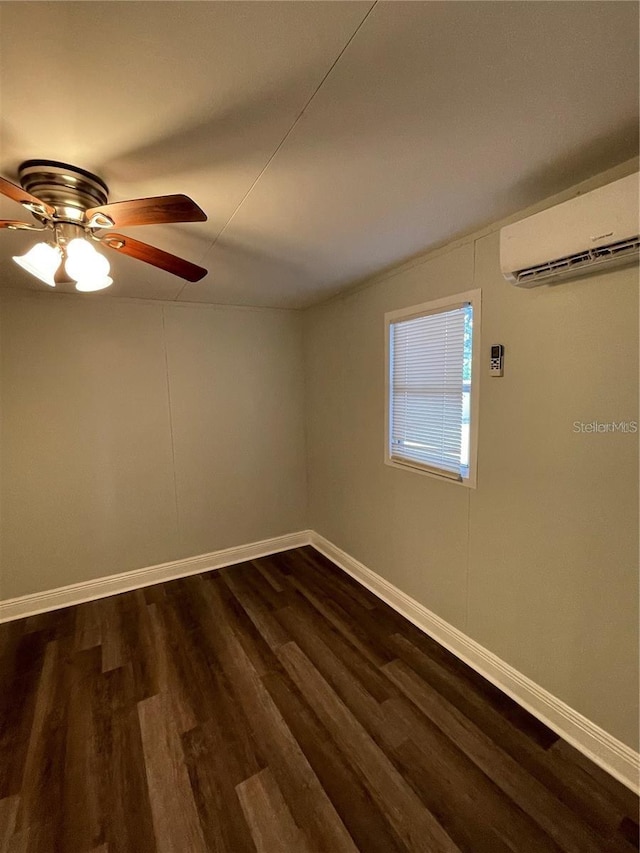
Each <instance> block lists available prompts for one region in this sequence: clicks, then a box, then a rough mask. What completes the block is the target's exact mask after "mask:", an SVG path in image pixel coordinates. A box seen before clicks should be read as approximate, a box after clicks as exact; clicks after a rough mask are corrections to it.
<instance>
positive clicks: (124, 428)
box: [0, 293, 306, 598]
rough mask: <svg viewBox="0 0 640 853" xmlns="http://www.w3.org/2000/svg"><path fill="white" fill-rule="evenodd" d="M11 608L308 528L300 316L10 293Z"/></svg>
mask: <svg viewBox="0 0 640 853" xmlns="http://www.w3.org/2000/svg"><path fill="white" fill-rule="evenodd" d="M0 379H1V382H2V388H3V391H4V394H3V400H2V403H3V408H2V448H1V454H2V456H1V470H2V558H3V559H2V588H1V590H0V596H1V597H2V598H11V597H13V596H18V595H22V594H26V593H30V592H34V591H39V590H46V589H50V588H54V587H57V586H61V585H64V584H69V583H75V582H78V581H83V580H87V579H90V578H97V577H101V576H103V575H108V574H114V573H116V572H121V571H126V570H128V569H134V568H140V567H143V566H150V565H154V564H156V563H160V562H166V561H169V560H175V559H178V558H181V557H190V556H195V555H197V554H201V553H206V552H209V551H213V550H218V549H220V548H226V547H230V546H233V545H241V544H246V543H249V542H252V541H256V540H260V539H264V538H267V537H271V536H276V535H280V534H284V533H289V532H292V531H296V530H300V529H302V528H304V527H305V526H306V479H305V461H304V424H303V414H302V401H303V375H302V341H301V320H300V315H299V314H298V313H296V312H291V311H274V310H260V309H256V310H253V309H236V308H226V307H225V308H217V307H207V306H194V307H189V306H179V305H175V306H172V305H166V304H165V305H161V304H157V303H155V304H154V303H151V302H147V303H144V302H135V301H125V300H115V299H108V298H106V297H105V298H103V297H98V298H94V299H86V298H78V297H73V296H70V297H65V296H56V295H49V294H46V295H33V294H16V293H10V294H9V295H5V296H4V297H3V302H2V372H1V377H0Z"/></svg>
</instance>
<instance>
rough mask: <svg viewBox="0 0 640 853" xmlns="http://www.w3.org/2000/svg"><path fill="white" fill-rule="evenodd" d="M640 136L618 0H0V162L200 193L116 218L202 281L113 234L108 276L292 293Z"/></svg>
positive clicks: (584, 172)
mask: <svg viewBox="0 0 640 853" xmlns="http://www.w3.org/2000/svg"><path fill="white" fill-rule="evenodd" d="M637 149H638V5H637V4H636V3H631V2H609V1H608V0H605V2H589V3H578V2H554V3H551V2H531V0H529V2H407V3H405V2H382V0H380V2H378V3H375V4H372V3H370V2H327V3H325V2H281V3H280V2H269V0H265V1H264V2H116V0H110V1H109V2H44V3H41V2H0V172H1V173H2V174H3V175H5V176H6V177H9V178H10V179H13V180H15V178H16V169H17V166H18V165H19V163H20V162H21V161H22V160H25V159H29V158H36V157H41V158H47V159H54V160H62V161H65V162H68V163H73V164H75V165H78V166H81V167H83V168H85V169H89V170H91V171H94V172H96V173H97V174H99V175H101V176H102V177H103V178H104V179H105V180H106V181H107V183H108V184H109V187H110V190H111V192H110V200H111V201H119V200H122V199H127V198H136V197H141V196H149V195H164V194H167V193H174V192H184V193H186V194H188V195H190V196H191V197H192V198H194V199H195V201H196V202H197V203H198V204H199V205H200V206H201V207H202V208H203V209H204V210H205V211H206V212H207V214H208V217H209V221H208V222H207V223H198V224H189V225H172V226H153V227H150V226H147V227H144V228H136V229H130V230H129V231H127V229H123V230H124V231H125V233H129V234H131V236H135V237H137V238H138V239H141V240H145V241H147V242H150V243H152V244H154V245H157V246H159V247H160V248H162V249H165V250H167V251H170V252H174V253H175V254H179V255H182V256H184V257H186V258H188V259H189V260H191V261H194V262H195V263H198V264H201V265H203V266H205V267H207V268H208V269H209V274H208V275H207V276H206V277H205V278H204V279H203V280H202V281H200V282H198V283H195V284H187V283H185V282H183V281H182V280H180V279H177V278H174V277H173V276H171V275H169V274H168V273H165V272H163V271H160V270H156V269H155V268H153V267H150V266H148V265H146V264H143V263H141V262H139V261H134V260H132V259H130V258H126V257H121V256H118V255H115V253H111V254H110V260H111V261H112V269H113V271H114V272H113V276H114V279H115V284H114V286H113V287H112V288H111V289H110V291H109V292H111V293H113V294H114V295H119V296H131V297H143V298H150V299H180V300H186V301H193V302H220V303H228V304H238V305H265V306H283V307H302V306H306V305H309V304H312V303H313V302H317V301H319V300H322V299H324V298H327V297H328V296H330V295H332V294H334V293H336V292H337V291H339V290H341V289H344V288H345V287H346V286H348V285H349V284H351V283H353V282H354V281H357V280H359V279H362V278H363V277H364V276H366V275H368V274H370V273H373V272H375V271H376V270H379V269H381V268H384V267H387V266H389V265H391V264H393V263H396V262H398V261H401V260H403V259H404V258H406V257H408V256H410V255H412V254H414V253H416V252H419V251H421V250H424V249H427V248H428V247H430V246H433V245H436V244H438V243H441V242H443V241H444V240H447V239H449V238H451V237H453V236H455V235H460V234H462V233H465V232H469V231H471V230H473V229H475V228H477V227H480V226H482V225H484V224H486V223H488V222H491V221H494V220H496V219H498V218H501V217H503V216H506V215H508V214H510V213H513V212H515V211H517V210H519V209H522V208H523V207H525V206H527V205H529V204H533V203H534V202H536V201H539V200H540V199H542V198H544V197H546V196H548V195H550V194H552V193H555V192H558V191H560V190H561V189H564V188H565V187H568V186H570V185H571V184H573V183H576V182H578V181H580V180H582V179H584V178H585V177H587V176H589V175H591V174H594V173H596V172H599V171H602V170H604V169H606V168H608V167H610V166H613V165H615V164H616V163H619V162H622V161H623V160H626V159H628V158H630V157H632V156H634V155H635V154H636V153H637ZM19 216H20V209H19V208H18V207H17V206H16V205H15V204H14V203H13V202H10V201H8V200H6V199H3V200H2V202H0V218H2V217H4V218H19ZM33 242H34V238H33V236H31V237H30V236H29V235H28V234H27V233H25V232H23V233H16V232H6V231H5V232H3V233H0V270H1V273H0V281H1V283H2V284H3V285H4V286H9V287H25V288H26V287H34V288H37V289H40V288H45V286H44V285H41V284H40V283H39V282H38V281H37V280H35V279H33V278H31V277H30V276H28V274H27V273H25V272H24V271H23V270H22V269H20V268H19V267H17V265H15V264H13V263H12V262H11V261H10V257H11V255H13V254H16V253H22V252H23V251H24V250H26V248H28V246H29V245H31V243H33ZM79 298H90V296H87V295H83V296H82V297H79Z"/></svg>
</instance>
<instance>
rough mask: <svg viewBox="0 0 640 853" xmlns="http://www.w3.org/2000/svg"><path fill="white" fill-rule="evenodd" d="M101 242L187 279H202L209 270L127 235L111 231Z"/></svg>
mask: <svg viewBox="0 0 640 853" xmlns="http://www.w3.org/2000/svg"><path fill="white" fill-rule="evenodd" d="M100 242H101V243H102V244H103V245H105V246H108V247H109V248H110V249H114V250H115V251H116V252H121V253H122V254H123V255H129V257H130V258H137V260H139V261H144V262H145V263H146V264H151V265H152V266H154V267H159V268H160V269H161V270H166V271H167V272H170V273H172V274H173V275H177V276H179V277H180V278H185V279H186V280H187V281H200V279H201V278H204V276H205V275H206V274H207V270H206V269H204V268H203V267H198V266H196V265H195V264H192V263H190V261H185V260H184V259H183V258H178V257H177V256H176V255H171V254H169V252H163V251H162V249H156V247H155V246H150V245H149V244H148V243H141V242H140V240H132V239H131V237H125V236H124V235H123V234H113V233H111V232H110V233H109V234H106V235H105V236H104V237H103V238H102V240H101V241H100Z"/></svg>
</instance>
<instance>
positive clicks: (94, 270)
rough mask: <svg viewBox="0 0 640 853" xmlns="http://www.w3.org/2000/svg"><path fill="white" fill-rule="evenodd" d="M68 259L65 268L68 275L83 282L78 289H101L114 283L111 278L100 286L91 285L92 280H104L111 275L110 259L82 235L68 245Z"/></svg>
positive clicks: (96, 281)
mask: <svg viewBox="0 0 640 853" xmlns="http://www.w3.org/2000/svg"><path fill="white" fill-rule="evenodd" d="M66 252H67V260H66V262H65V265H64V268H65V271H66V273H67V275H68V276H69V277H70V278H72V279H74V281H76V282H78V283H80V282H82V283H83V285H84V286H83V287H82V288H80V287H78V288H77V289H78V290H101V289H102V288H103V287H108V286H109V284H112V281H111V279H109V282H108V283H107V284H100V286H93V287H92V286H89V283H90V282H95V283H96V284H97V283H98V282H104V281H105V280H106V279H107V278H108V277H109V269H110V267H109V261H108V260H107V259H106V258H105V257H104V255H101V254H99V253H98V252H96V250H95V249H94V248H93V246H92V245H91V243H89V242H87V240H84V239H83V238H82V237H76V238H75V239H74V240H71V241H70V242H69V244H68V245H67V250H66Z"/></svg>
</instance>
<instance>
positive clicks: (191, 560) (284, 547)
mask: <svg viewBox="0 0 640 853" xmlns="http://www.w3.org/2000/svg"><path fill="white" fill-rule="evenodd" d="M310 533H311V531H309V530H301V531H299V532H297V533H288V534H286V535H285V536H274V537H273V538H271V539H263V540H261V541H260V542H252V543H250V544H249V545H239V546H237V547H235V548H224V549H223V550H221V551H212V552H211V553H210V554H200V555H199V556H198V557H188V558H187V559H185V560H174V561H173V562H171V563H159V564H158V565H157V566H147V567H146V568H143V569H133V570H132V571H129V572H121V573H120V574H117V575H108V576H107V577H103V578H96V579H95V580H90V581H82V582H81V583H73V584H69V586H61V587H58V588H57V589H51V590H46V591H45V592H34V593H31V594H30V595H22V596H20V597H19V598H9V599H6V600H5V601H0V622H10V621H12V620H14V619H24V618H25V616H34V615H35V614H36V613H45V612H46V611H47V610H57V609H58V608H60V607H69V606H70V605H72V604H81V603H82V602H83V601H93V600H94V599H96V598H104V597H105V596H107V595H117V594H118V593H121V592H128V591H129V590H132V589H139V588H140V587H144V586H151V585H152V584H155V583H162V582H163V581H169V580H175V579H177V578H184V577H187V576H188V575H196V574H200V573H201V572H209V571H212V570H214V569H222V568H224V567H225V566H232V565H234V564H235V563H244V562H245V561H246V560H256V559H257V558H258V557H266V556H268V555H269V554H276V553H278V552H279V551H288V550H290V549H291V548H300V547H301V546H302V545H308V544H309V542H310Z"/></svg>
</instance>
